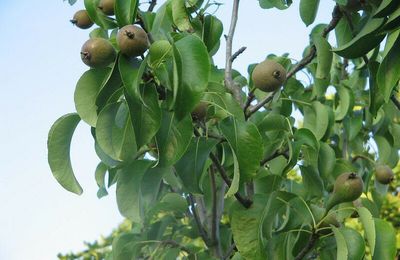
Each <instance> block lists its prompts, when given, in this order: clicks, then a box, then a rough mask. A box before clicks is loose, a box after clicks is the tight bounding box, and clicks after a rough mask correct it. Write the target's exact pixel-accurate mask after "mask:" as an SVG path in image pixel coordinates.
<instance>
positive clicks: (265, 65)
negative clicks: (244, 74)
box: [252, 60, 286, 92]
mask: <svg viewBox="0 0 400 260" xmlns="http://www.w3.org/2000/svg"><path fill="white" fill-rule="evenodd" d="M252 79H253V83H254V86H255V87H256V88H258V89H260V90H261V91H264V92H274V91H276V90H278V89H279V88H280V87H281V86H282V85H283V83H285V81H286V70H285V68H284V67H283V66H282V65H281V64H279V63H278V62H276V61H273V60H265V61H263V62H261V63H259V64H258V65H257V66H256V67H255V68H254V70H253V73H252Z"/></svg>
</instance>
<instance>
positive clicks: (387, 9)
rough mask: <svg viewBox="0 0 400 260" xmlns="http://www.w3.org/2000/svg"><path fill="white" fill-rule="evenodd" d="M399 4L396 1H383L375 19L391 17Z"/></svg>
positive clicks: (375, 14)
mask: <svg viewBox="0 0 400 260" xmlns="http://www.w3.org/2000/svg"><path fill="white" fill-rule="evenodd" d="M398 5H399V2H398V1H396V0H383V1H382V2H381V4H380V5H379V7H378V8H377V9H376V11H375V13H374V17H385V16H388V15H390V14H391V13H392V12H393V10H395V8H396V6H398Z"/></svg>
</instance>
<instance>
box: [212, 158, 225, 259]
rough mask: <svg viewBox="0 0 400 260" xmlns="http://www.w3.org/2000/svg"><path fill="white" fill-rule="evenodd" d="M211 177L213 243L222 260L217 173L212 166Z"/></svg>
mask: <svg viewBox="0 0 400 260" xmlns="http://www.w3.org/2000/svg"><path fill="white" fill-rule="evenodd" d="M209 176H210V182H211V196H212V209H211V241H212V244H213V245H214V248H215V249H216V250H215V255H216V256H218V257H219V258H221V254H222V251H221V243H220V241H219V234H218V233H219V228H218V226H219V219H218V216H217V206H218V205H217V185H216V182H215V171H214V167H213V166H210V168H209Z"/></svg>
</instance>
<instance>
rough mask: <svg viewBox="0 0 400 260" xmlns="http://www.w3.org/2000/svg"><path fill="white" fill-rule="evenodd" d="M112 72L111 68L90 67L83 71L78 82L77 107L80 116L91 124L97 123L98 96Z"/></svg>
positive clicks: (76, 90)
mask: <svg viewBox="0 0 400 260" xmlns="http://www.w3.org/2000/svg"><path fill="white" fill-rule="evenodd" d="M110 72H111V70H110V69H109V68H105V69H90V70H88V71H86V72H85V73H83V75H82V76H81V77H80V79H79V80H78V83H77V84H76V89H75V93H74V100H75V108H76V111H77V112H78V114H79V116H80V118H81V119H82V120H83V121H85V122H86V123H88V124H89V125H90V126H95V125H96V121H97V105H96V98H97V95H98V93H99V91H100V89H101V87H102V85H103V83H104V82H105V81H106V80H107V76H108V75H109V74H110Z"/></svg>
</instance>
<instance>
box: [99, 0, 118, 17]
mask: <svg viewBox="0 0 400 260" xmlns="http://www.w3.org/2000/svg"><path fill="white" fill-rule="evenodd" d="M114 4H115V0H101V1H100V3H99V9H100V10H101V11H102V12H103V13H104V14H105V15H114Z"/></svg>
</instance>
